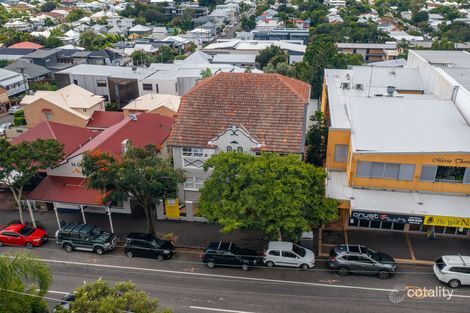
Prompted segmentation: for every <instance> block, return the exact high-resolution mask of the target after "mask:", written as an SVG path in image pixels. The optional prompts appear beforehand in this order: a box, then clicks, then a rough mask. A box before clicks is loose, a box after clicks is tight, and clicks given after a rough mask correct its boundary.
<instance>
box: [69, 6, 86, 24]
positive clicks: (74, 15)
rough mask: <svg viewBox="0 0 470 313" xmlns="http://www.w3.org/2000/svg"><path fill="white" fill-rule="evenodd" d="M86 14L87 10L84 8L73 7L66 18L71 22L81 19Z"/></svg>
mask: <svg viewBox="0 0 470 313" xmlns="http://www.w3.org/2000/svg"><path fill="white" fill-rule="evenodd" d="M85 16H86V12H85V11H84V10H82V9H73V10H72V11H70V12H69V14H68V15H67V16H66V17H65V20H66V21H67V22H69V23H72V22H76V21H78V20H79V19H81V18H83V17H85Z"/></svg>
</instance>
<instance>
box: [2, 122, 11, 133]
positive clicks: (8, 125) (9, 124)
mask: <svg viewBox="0 0 470 313" xmlns="http://www.w3.org/2000/svg"><path fill="white" fill-rule="evenodd" d="M12 127H13V123H3V124H2V125H0V136H3V135H5V131H6V130H7V129H10V128H12Z"/></svg>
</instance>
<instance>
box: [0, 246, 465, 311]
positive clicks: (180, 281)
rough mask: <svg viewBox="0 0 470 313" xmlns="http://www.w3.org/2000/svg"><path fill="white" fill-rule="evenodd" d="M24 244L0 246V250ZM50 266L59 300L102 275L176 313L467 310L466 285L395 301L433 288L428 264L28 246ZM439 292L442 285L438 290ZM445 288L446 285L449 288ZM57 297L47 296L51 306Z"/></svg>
mask: <svg viewBox="0 0 470 313" xmlns="http://www.w3.org/2000/svg"><path fill="white" fill-rule="evenodd" d="M24 250H25V249H24V248H15V247H2V248H0V253H2V254H3V253H15V252H18V251H24ZM28 252H31V253H32V254H33V255H35V256H37V257H38V258H40V259H43V260H45V262H47V263H48V265H49V266H50V268H51V270H52V273H53V277H54V282H53V284H52V287H51V292H50V293H49V295H48V297H50V298H51V299H54V298H55V299H60V298H61V297H62V296H63V294H65V293H68V292H71V291H72V290H73V289H74V288H76V287H79V286H80V285H82V284H83V283H84V282H91V281H94V280H96V279H99V278H101V279H104V280H107V281H110V282H113V283H114V282H117V281H123V280H131V281H133V282H135V283H136V285H137V286H138V288H139V289H142V290H144V291H146V292H147V293H149V294H150V295H151V296H154V297H157V298H159V300H160V304H161V305H162V306H164V307H171V308H173V311H174V312H184V313H197V312H232V313H255V312H256V313H277V312H283V313H284V312H285V313H296V312H364V313H369V312H370V313H376V312H381V313H385V312H393V313H396V312H409V313H411V312H413V313H417V312H423V313H424V312H426V313H428V312H469V309H468V306H469V305H470V288H466V287H463V288H460V289H458V290H457V291H455V292H454V294H453V295H452V297H451V298H450V299H447V298H442V297H435V298H430V297H427V298H422V299H416V298H409V297H407V296H405V297H404V299H403V301H402V302H400V303H394V302H392V301H391V300H390V299H391V294H392V295H393V296H392V298H393V299H395V298H397V297H395V296H396V295H399V293H397V292H394V291H393V290H394V288H396V286H408V288H411V287H414V288H415V289H416V288H421V290H422V289H423V288H424V287H425V288H428V289H433V290H436V288H445V287H446V286H445V285H443V284H441V283H440V282H438V281H437V280H436V279H435V277H434V275H433V273H432V269H431V268H429V267H420V266H404V265H403V266H400V268H399V272H398V273H397V274H396V275H395V276H393V277H392V278H390V279H388V280H380V279H378V278H376V277H369V276H359V275H351V276H347V277H339V276H337V275H336V274H335V273H333V272H330V271H328V270H327V268H326V267H325V265H324V262H321V261H317V266H316V267H315V268H314V269H311V270H309V271H306V272H303V271H300V270H298V269H288V268H272V269H270V268H265V267H259V268H252V269H250V270H249V271H248V272H243V271H242V270H241V269H238V268H215V269H212V270H210V269H208V268H207V267H205V265H203V264H202V263H201V262H200V259H199V253H198V252H184V251H178V252H177V254H176V255H175V257H174V258H173V259H172V260H169V261H164V262H158V261H157V260H152V259H140V258H132V259H129V258H127V257H126V256H124V254H123V252H122V249H120V248H118V249H116V250H115V251H113V252H112V253H109V254H105V255H101V256H98V255H96V254H93V253H87V252H73V253H70V254H69V253H66V252H65V251H63V250H61V249H59V248H58V247H57V246H56V245H55V244H54V243H53V242H49V243H48V244H46V246H43V247H41V248H36V249H33V250H31V251H28ZM441 290H442V289H441ZM447 290H449V289H447ZM54 303H55V301H52V300H50V304H51V307H52V305H53V304H54Z"/></svg>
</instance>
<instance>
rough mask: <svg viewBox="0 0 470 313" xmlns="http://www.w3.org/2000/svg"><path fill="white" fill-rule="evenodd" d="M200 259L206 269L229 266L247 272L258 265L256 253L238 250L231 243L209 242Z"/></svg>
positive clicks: (238, 248) (248, 250)
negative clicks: (205, 265)
mask: <svg viewBox="0 0 470 313" xmlns="http://www.w3.org/2000/svg"><path fill="white" fill-rule="evenodd" d="M201 257H202V262H204V263H206V264H207V267H208V268H214V267H215V266H231V267H241V268H242V269H243V270H244V271H247V270H248V269H249V268H250V267H251V266H256V264H257V263H258V261H257V259H258V256H257V253H256V251H253V250H250V249H244V248H240V247H238V246H237V245H236V244H234V243H233V242H222V241H220V242H211V243H210V244H209V246H207V249H206V250H205V251H204V253H203V254H202V255H201Z"/></svg>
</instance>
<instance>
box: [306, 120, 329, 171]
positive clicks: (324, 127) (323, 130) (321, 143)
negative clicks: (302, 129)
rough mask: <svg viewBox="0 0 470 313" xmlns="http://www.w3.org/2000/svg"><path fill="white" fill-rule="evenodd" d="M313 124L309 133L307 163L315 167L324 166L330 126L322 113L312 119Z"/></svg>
mask: <svg viewBox="0 0 470 313" xmlns="http://www.w3.org/2000/svg"><path fill="white" fill-rule="evenodd" d="M310 120H311V121H312V122H313V124H312V126H310V129H309V130H308V133H307V138H306V144H307V160H306V161H307V162H309V163H312V164H313V165H315V166H321V167H323V166H324V162H325V160H326V149H327V144H328V124H327V122H326V120H325V118H324V116H323V113H322V112H321V111H317V112H315V114H313V115H312V116H311V117H310Z"/></svg>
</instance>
